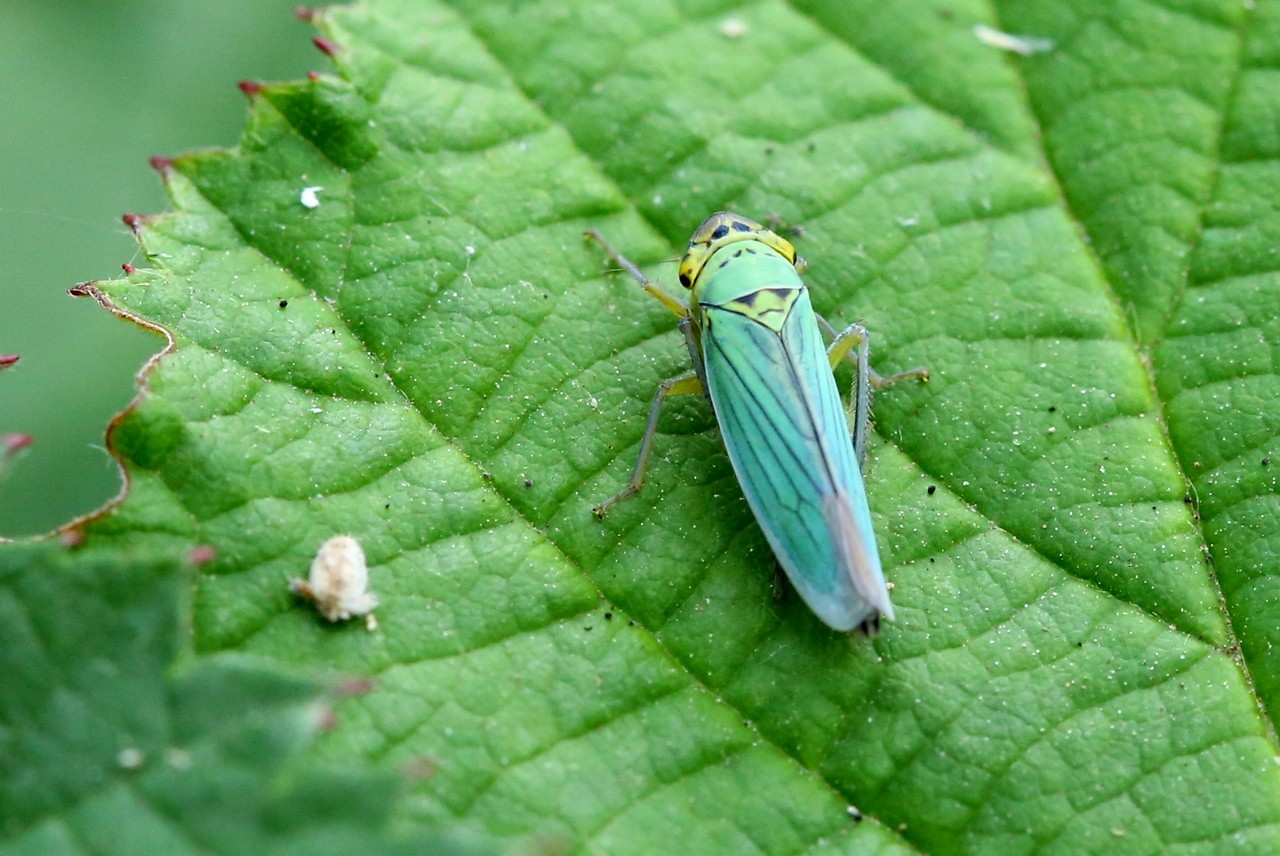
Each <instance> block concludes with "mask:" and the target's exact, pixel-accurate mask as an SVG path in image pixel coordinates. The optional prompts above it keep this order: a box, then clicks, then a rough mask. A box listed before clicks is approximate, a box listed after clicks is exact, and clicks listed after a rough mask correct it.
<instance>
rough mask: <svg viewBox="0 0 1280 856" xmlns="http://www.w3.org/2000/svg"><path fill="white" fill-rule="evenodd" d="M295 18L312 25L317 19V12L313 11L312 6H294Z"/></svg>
mask: <svg viewBox="0 0 1280 856" xmlns="http://www.w3.org/2000/svg"><path fill="white" fill-rule="evenodd" d="M293 16H294V17H295V18H297V19H298V20H299V21H306V22H307V23H310V22H311V21H312V20H314V19H315V17H316V10H315V9H312V8H311V7H310V6H294V7H293Z"/></svg>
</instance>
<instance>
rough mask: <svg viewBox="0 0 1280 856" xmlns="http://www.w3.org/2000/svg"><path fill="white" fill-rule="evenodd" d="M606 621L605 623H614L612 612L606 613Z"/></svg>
mask: <svg viewBox="0 0 1280 856" xmlns="http://www.w3.org/2000/svg"><path fill="white" fill-rule="evenodd" d="M604 620H605V621H613V613H612V612H606V613H605V614H604Z"/></svg>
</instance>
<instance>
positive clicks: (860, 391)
mask: <svg viewBox="0 0 1280 856" xmlns="http://www.w3.org/2000/svg"><path fill="white" fill-rule="evenodd" d="M818 325H819V326H820V327H821V328H822V330H823V332H825V333H826V334H827V335H828V336H830V337H831V345H830V347H828V348H827V359H829V360H830V361H831V368H832V369H833V370H834V369H835V367H836V366H837V365H839V363H840V361H841V360H842V359H844V358H845V357H848V358H849V360H850V361H852V362H853V364H854V366H855V367H856V368H857V375H856V376H855V379H854V382H853V402H852V403H853V414H852V419H851V423H852V424H851V432H852V434H853V448H854V450H855V451H856V452H857V454H858V463H859V464H860V465H861V464H862V463H863V462H864V461H866V457H867V425H868V423H869V421H870V419H871V390H873V389H884V388H885V387H886V386H892V385H893V384H895V383H897V382H898V381H900V380H905V379H907V378H916V379H918V380H922V381H927V380H928V379H929V370H928V369H924V368H916V369H907V370H906V371H903V372H898V373H897V374H891V375H882V374H879V373H878V372H876V371H875V370H874V369H872V368H871V336H870V334H869V333H867V328H866V327H863V326H862V325H861V324H859V323H857V322H854V323H853V324H850V325H849V326H848V327H846V328H844V329H843V330H841V331H840V332H838V333H837V332H836V331H835V328H834V327H832V326H831V324H830V323H829V322H828V321H827V319H825V318H823V317H822V316H821V315H819V316H818ZM854 348H856V349H857V353H856V355H855V353H854V351H853V349H854Z"/></svg>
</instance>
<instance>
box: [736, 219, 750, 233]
mask: <svg viewBox="0 0 1280 856" xmlns="http://www.w3.org/2000/svg"><path fill="white" fill-rule="evenodd" d="M733 231H735V232H750V231H751V224H750V223H744V222H742V221H741V220H734V221H733Z"/></svg>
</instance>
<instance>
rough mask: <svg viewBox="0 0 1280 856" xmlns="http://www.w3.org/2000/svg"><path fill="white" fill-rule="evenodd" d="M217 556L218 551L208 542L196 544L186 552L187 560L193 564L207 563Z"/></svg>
mask: <svg viewBox="0 0 1280 856" xmlns="http://www.w3.org/2000/svg"><path fill="white" fill-rule="evenodd" d="M216 558H218V551H217V550H216V549H214V548H213V547H212V546H211V545H209V544H198V545H196V546H195V547H192V548H191V550H190V552H188V553H187V560H188V561H190V562H191V564H193V565H207V564H209V563H210V562H212V561H213V560H214V559H216Z"/></svg>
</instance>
